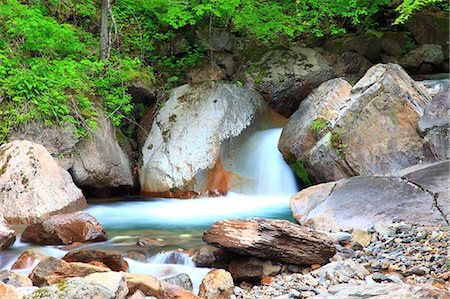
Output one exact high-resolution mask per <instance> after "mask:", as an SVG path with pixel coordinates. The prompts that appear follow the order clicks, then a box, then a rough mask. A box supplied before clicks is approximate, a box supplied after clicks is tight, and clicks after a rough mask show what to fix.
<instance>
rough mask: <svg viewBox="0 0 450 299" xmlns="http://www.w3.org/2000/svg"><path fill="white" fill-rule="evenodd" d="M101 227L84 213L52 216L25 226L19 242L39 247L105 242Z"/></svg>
mask: <svg viewBox="0 0 450 299" xmlns="http://www.w3.org/2000/svg"><path fill="white" fill-rule="evenodd" d="M106 240H107V236H106V232H105V231H104V229H103V226H102V225H101V224H100V223H99V222H98V221H97V219H95V218H94V217H93V216H92V215H90V214H88V213H86V212H78V213H71V214H61V215H54V216H50V217H48V218H46V219H45V220H44V221H42V222H38V223H35V224H31V225H29V226H27V227H26V228H25V230H24V232H23V234H22V237H21V241H22V242H25V243H34V244H40V245H63V244H71V243H73V242H102V241H106Z"/></svg>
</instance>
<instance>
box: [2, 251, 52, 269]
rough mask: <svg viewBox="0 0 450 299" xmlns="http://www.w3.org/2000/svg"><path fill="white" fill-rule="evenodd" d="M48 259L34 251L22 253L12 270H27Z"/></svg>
mask: <svg viewBox="0 0 450 299" xmlns="http://www.w3.org/2000/svg"><path fill="white" fill-rule="evenodd" d="M45 257H47V256H46V255H44V254H42V253H39V252H37V251H34V250H25V251H24V252H22V253H21V254H20V255H19V257H18V258H17V260H16V261H15V262H14V264H13V265H12V266H11V270H18V269H26V268H30V267H32V266H33V265H34V264H37V263H38V262H39V261H40V260H42V259H44V258H45Z"/></svg>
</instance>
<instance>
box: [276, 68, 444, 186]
mask: <svg viewBox="0 0 450 299" xmlns="http://www.w3.org/2000/svg"><path fill="white" fill-rule="evenodd" d="M341 87H342V84H339V85H333V84H330V85H329V88H328V89H324V90H323V91H322V92H319V95H318V96H316V97H315V99H314V98H313V99H312V100H311V101H313V102H314V103H319V101H324V102H325V103H328V102H331V103H333V104H334V105H335V106H331V107H330V109H328V110H330V112H328V114H330V115H331V116H330V117H326V115H324V114H325V113H322V116H318V117H317V118H316V119H319V118H321V117H322V118H324V121H325V123H326V124H327V126H326V128H325V129H324V130H323V131H321V132H319V133H320V134H316V138H317V141H315V142H311V141H312V139H311V138H306V139H304V135H305V133H304V131H305V130H306V129H307V128H306V127H305V126H302V124H300V123H299V120H300V119H302V120H303V117H302V115H303V114H307V115H313V116H312V117H314V115H315V112H314V109H316V107H317V106H318V105H320V104H316V105H309V106H307V105H306V104H305V106H302V105H300V106H301V107H300V108H299V110H300V112H299V114H294V115H293V117H292V118H291V119H289V121H288V123H287V125H286V126H285V128H284V129H283V133H282V136H281V138H280V143H279V146H278V147H279V149H280V151H281V153H282V154H283V156H284V159H285V160H286V161H288V162H289V164H290V165H291V166H292V165H294V166H297V168H298V166H299V165H301V166H302V169H303V172H304V174H303V176H306V174H308V175H309V180H311V181H315V182H326V181H331V180H338V179H342V178H347V177H351V176H357V175H374V174H389V173H392V172H394V171H398V170H401V169H403V168H406V167H408V166H412V165H415V164H417V163H418V162H419V161H420V160H421V159H423V156H424V143H426V141H425V140H424V139H423V138H422V137H421V135H420V134H419V133H418V132H417V130H416V127H417V123H418V121H419V119H420V117H421V116H422V115H423V112H424V109H425V106H426V105H427V104H428V103H429V102H430V101H431V97H430V95H429V94H428V92H427V90H426V89H425V88H424V87H423V86H421V85H419V84H417V83H415V82H414V81H413V80H412V79H411V78H410V77H409V76H408V74H406V72H405V71H404V70H403V69H402V68H401V67H400V66H398V65H395V64H378V65H376V66H373V67H372V68H370V69H369V71H368V72H367V73H366V75H365V76H364V77H363V78H362V79H361V80H359V81H358V83H357V84H356V85H355V86H354V87H353V88H352V90H351V93H350V95H349V96H345V93H343V94H342V97H343V98H341V97H340V95H339V92H340V90H341ZM333 88H334V89H333ZM330 89H331V90H330ZM333 90H334V91H333ZM320 96H322V97H320ZM327 97H330V98H331V99H327ZM335 98H336V100H334V99H335ZM319 107H320V106H319ZM322 107H323V106H322ZM311 111H313V112H311ZM299 127H303V130H302V131H296V128H299ZM309 131H311V128H310V130H309ZM302 132H303V133H302ZM434 159H436V157H434ZM294 169H295V167H294Z"/></svg>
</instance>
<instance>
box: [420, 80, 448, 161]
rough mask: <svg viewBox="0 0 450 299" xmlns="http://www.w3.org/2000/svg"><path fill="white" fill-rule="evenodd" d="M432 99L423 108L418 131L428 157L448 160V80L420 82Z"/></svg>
mask: <svg viewBox="0 0 450 299" xmlns="http://www.w3.org/2000/svg"><path fill="white" fill-rule="evenodd" d="M420 83H421V84H422V85H423V86H424V87H425V88H427V90H428V92H429V93H430V94H431V95H432V97H433V99H432V101H431V103H429V104H428V105H427V106H426V107H425V111H424V113H423V116H422V117H421V118H420V120H419V123H418V129H419V132H420V134H421V135H422V136H424V139H425V141H426V142H427V144H426V147H427V149H428V150H429V156H431V159H432V157H438V159H441V160H445V159H450V141H449V140H450V138H449V137H450V136H449V126H450V119H449V117H448V116H449V113H450V107H449V105H448V99H449V97H450V80H430V81H422V82H420Z"/></svg>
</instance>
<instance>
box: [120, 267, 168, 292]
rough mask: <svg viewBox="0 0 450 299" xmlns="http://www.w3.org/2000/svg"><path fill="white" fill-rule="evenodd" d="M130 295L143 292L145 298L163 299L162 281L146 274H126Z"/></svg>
mask: <svg viewBox="0 0 450 299" xmlns="http://www.w3.org/2000/svg"><path fill="white" fill-rule="evenodd" d="M125 277H126V281H127V287H128V290H129V294H134V293H135V292H136V291H138V290H139V291H141V292H142V293H144V295H145V296H155V297H156V298H162V296H163V294H164V289H163V286H162V284H161V281H159V280H158V279H156V278H155V277H153V276H151V275H146V274H131V273H126V274H125Z"/></svg>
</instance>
